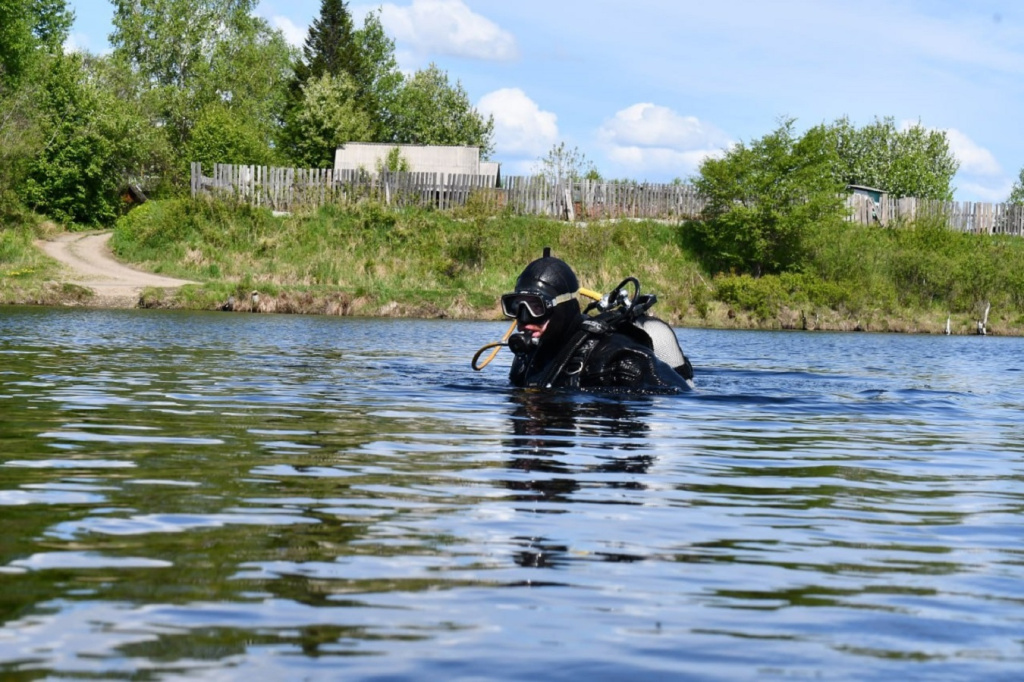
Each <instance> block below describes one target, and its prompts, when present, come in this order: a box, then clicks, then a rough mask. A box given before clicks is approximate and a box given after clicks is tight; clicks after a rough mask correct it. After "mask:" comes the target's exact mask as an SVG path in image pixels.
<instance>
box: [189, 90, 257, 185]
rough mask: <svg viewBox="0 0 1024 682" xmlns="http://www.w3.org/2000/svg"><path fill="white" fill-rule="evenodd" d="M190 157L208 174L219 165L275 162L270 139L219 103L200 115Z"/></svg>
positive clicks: (211, 105)
mask: <svg viewBox="0 0 1024 682" xmlns="http://www.w3.org/2000/svg"><path fill="white" fill-rule="evenodd" d="M186 156H187V158H188V159H189V161H190V162H193V161H198V162H200V163H202V164H203V168H204V169H206V171H211V170H212V169H213V166H214V164H217V163H235V164H245V165H249V164H253V165H270V164H272V163H274V160H275V159H274V154H273V151H272V150H271V148H270V147H268V146H267V141H266V138H265V137H264V136H263V135H261V134H260V132H259V131H258V130H257V129H256V128H254V127H253V126H250V125H246V124H245V122H244V121H243V120H242V119H240V118H239V117H238V116H237V115H236V114H234V113H233V112H232V111H231V110H230V108H229V107H227V106H226V105H225V104H223V103H219V102H215V103H213V104H209V105H207V106H206V108H205V109H203V111H202V112H200V114H199V118H198V120H197V121H196V124H195V126H194V127H193V128H192V135H191V136H190V138H189V142H188V149H187V154H186Z"/></svg>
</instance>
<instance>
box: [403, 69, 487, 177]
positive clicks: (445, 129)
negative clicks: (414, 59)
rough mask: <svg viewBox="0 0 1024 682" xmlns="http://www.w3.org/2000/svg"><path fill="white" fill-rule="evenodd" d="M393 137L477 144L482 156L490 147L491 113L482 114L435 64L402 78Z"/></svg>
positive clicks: (406, 140) (420, 141)
mask: <svg viewBox="0 0 1024 682" xmlns="http://www.w3.org/2000/svg"><path fill="white" fill-rule="evenodd" d="M394 113H395V120H394V131H393V132H394V141H395V142H398V143H404V144H443V145H466V146H470V147H479V148H480V152H481V154H482V156H483V157H484V158H487V157H489V156H490V154H491V153H492V152H493V151H494V141H493V138H494V117H493V116H489V117H487V119H486V120H485V119H484V117H483V116H482V115H481V114H480V112H478V111H477V110H476V109H474V108H473V106H472V105H471V104H470V103H469V96H468V95H466V91H465V90H464V89H463V88H462V84H461V83H459V82H456V83H455V85H451V84H450V83H449V82H448V74H447V73H445V72H444V71H442V70H441V69H439V68H438V67H437V66H436V65H435V64H431V65H430V66H429V67H428V68H426V69H423V70H420V71H417V72H416V73H415V74H414V75H413V76H412V78H410V79H409V80H408V81H406V82H405V84H404V85H403V86H402V89H401V90H400V91H399V93H398V96H397V97H396V101H395V112H394Z"/></svg>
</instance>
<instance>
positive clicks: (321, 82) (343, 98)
mask: <svg viewBox="0 0 1024 682" xmlns="http://www.w3.org/2000/svg"><path fill="white" fill-rule="evenodd" d="M302 95H303V97H302V100H301V101H300V103H299V106H297V107H295V108H294V109H293V110H292V113H291V116H292V118H291V120H289V122H288V125H287V129H288V131H290V133H291V135H293V137H290V138H289V139H288V142H289V150H288V151H289V156H290V158H292V159H293V160H294V161H295V162H296V163H298V164H299V165H301V166H306V167H312V168H325V167H327V168H330V167H333V166H334V153H335V150H336V149H337V148H338V146H339V145H342V144H344V143H346V142H351V141H358V140H365V139H367V138H368V136H369V135H370V131H371V130H372V128H373V125H372V122H371V121H370V119H369V116H367V114H366V112H365V111H363V109H362V108H360V107H359V105H358V102H357V100H356V86H355V84H354V83H353V82H352V79H351V78H350V77H349V76H348V75H346V74H341V75H338V76H332V75H330V74H324V75H323V76H318V77H314V78H311V79H310V80H309V81H308V82H307V83H306V85H305V86H304V87H303V89H302Z"/></svg>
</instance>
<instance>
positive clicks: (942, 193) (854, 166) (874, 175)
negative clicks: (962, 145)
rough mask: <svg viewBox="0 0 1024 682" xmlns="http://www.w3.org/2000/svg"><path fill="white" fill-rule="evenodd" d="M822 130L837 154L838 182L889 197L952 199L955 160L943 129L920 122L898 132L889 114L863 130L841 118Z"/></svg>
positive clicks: (834, 171)
mask: <svg viewBox="0 0 1024 682" xmlns="http://www.w3.org/2000/svg"><path fill="white" fill-rule="evenodd" d="M827 130H828V132H829V134H830V135H831V136H832V137H833V140H834V142H833V143H834V145H835V147H836V153H837V155H838V160H837V162H836V163H835V164H834V166H833V173H834V175H835V176H836V179H837V180H838V181H839V182H841V183H843V184H844V185H867V186H869V187H877V188H879V189H883V190H885V191H886V192H888V193H889V194H890V195H892V196H894V197H918V198H921V199H941V200H945V201H949V200H951V199H952V198H953V187H952V181H953V176H954V175H956V171H957V169H958V168H959V162H958V161H957V160H956V157H955V156H954V155H953V153H952V152H951V151H950V149H949V141H948V140H947V138H946V133H945V132H943V131H939V130H927V129H925V128H924V127H923V126H922V125H921V124H920V122H918V123H917V124H916V125H912V126H910V127H908V128H906V129H904V130H898V129H897V128H896V124H895V122H894V121H893V119H892V118H891V117H887V118H884V119H875V121H874V122H873V123H871V124H869V125H866V126H864V127H863V128H856V127H855V126H854V125H853V124H851V123H850V120H849V119H847V118H841V119H838V120H836V121H835V122H834V123H833V124H832V125H831V126H828V127H827Z"/></svg>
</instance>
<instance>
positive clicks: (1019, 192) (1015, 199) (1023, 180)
mask: <svg viewBox="0 0 1024 682" xmlns="http://www.w3.org/2000/svg"><path fill="white" fill-rule="evenodd" d="M1006 201H1007V202H1009V203H1011V204H1024V168H1021V169H1020V175H1018V176H1017V181H1016V182H1014V183H1013V189H1011V190H1010V198H1009V199H1007V200H1006Z"/></svg>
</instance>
